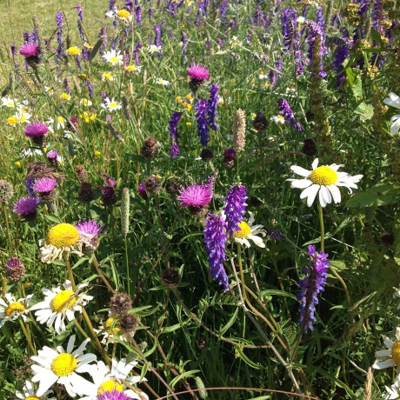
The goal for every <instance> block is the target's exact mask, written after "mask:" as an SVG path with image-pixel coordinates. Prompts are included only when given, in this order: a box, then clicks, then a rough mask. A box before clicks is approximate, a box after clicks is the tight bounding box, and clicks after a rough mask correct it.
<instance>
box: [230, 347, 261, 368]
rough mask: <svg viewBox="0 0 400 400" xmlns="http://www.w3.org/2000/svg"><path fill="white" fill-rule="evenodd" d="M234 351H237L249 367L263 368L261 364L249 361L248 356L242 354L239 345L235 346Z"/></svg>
mask: <svg viewBox="0 0 400 400" xmlns="http://www.w3.org/2000/svg"><path fill="white" fill-rule="evenodd" d="M235 351H236V352H237V353H238V355H239V357H240V358H241V359H242V360H243V361H244V362H245V363H246V364H247V365H248V366H249V367H251V368H254V369H263V368H264V367H263V366H262V365H259V364H256V363H255V362H253V361H251V360H250V358H248V357H247V356H246V354H244V352H243V349H242V348H241V347H240V346H236V348H235Z"/></svg>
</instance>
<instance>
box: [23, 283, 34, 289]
mask: <svg viewBox="0 0 400 400" xmlns="http://www.w3.org/2000/svg"><path fill="white" fill-rule="evenodd" d="M31 286H32V284H31V283H30V282H25V283H24V289H29V288H30V287H31Z"/></svg>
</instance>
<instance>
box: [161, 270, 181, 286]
mask: <svg viewBox="0 0 400 400" xmlns="http://www.w3.org/2000/svg"><path fill="white" fill-rule="evenodd" d="M161 280H162V282H163V283H164V285H166V286H168V287H176V286H178V284H179V282H180V280H181V277H180V276H179V271H178V270H177V269H176V268H167V269H165V270H164V271H163V273H162V275H161Z"/></svg>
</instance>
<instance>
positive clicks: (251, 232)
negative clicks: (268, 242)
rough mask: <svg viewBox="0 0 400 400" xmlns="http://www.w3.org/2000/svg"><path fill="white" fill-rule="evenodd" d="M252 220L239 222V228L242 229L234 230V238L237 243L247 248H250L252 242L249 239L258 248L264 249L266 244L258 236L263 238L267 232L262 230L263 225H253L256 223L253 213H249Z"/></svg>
mask: <svg viewBox="0 0 400 400" xmlns="http://www.w3.org/2000/svg"><path fill="white" fill-rule="evenodd" d="M249 214H250V218H249V221H248V222H246V221H241V222H239V225H238V227H239V228H240V229H239V230H237V231H236V230H234V231H233V238H234V240H235V242H236V243H240V244H244V245H245V246H246V247H250V242H249V239H250V240H252V241H253V242H254V244H256V245H257V246H258V247H261V248H264V247H265V243H264V241H263V240H262V238H260V237H259V236H257V235H258V234H260V235H261V236H265V235H266V233H265V230H264V229H262V228H263V226H262V225H253V223H254V216H253V213H252V212H250V211H249Z"/></svg>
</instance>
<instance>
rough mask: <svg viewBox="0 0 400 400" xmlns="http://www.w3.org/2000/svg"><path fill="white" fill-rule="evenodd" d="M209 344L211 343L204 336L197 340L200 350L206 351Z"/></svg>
mask: <svg viewBox="0 0 400 400" xmlns="http://www.w3.org/2000/svg"><path fill="white" fill-rule="evenodd" d="M209 344H210V341H209V340H208V339H207V338H205V337H203V336H202V337H199V338H198V339H197V342H196V345H197V347H198V348H199V349H200V350H204V349H206V348H207V347H208V345H209Z"/></svg>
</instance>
